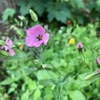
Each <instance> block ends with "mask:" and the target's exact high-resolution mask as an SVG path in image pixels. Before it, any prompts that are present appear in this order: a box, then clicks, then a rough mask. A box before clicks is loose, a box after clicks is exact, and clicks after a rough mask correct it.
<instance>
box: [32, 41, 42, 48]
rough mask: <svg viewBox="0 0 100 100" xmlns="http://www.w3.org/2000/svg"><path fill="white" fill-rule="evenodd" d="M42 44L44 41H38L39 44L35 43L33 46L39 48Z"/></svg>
mask: <svg viewBox="0 0 100 100" xmlns="http://www.w3.org/2000/svg"><path fill="white" fill-rule="evenodd" d="M42 43H43V41H38V42H35V43H34V44H33V46H35V47H39V46H40V45H41V44H42Z"/></svg>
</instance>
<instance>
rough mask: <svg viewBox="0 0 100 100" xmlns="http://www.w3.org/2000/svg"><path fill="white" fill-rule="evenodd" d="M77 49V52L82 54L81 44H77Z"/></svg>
mask: <svg viewBox="0 0 100 100" xmlns="http://www.w3.org/2000/svg"><path fill="white" fill-rule="evenodd" d="M77 49H78V50H79V52H82V49H83V44H82V43H81V42H80V43H78V44H77Z"/></svg>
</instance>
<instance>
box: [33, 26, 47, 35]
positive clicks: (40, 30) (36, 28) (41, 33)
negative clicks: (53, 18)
mask: <svg viewBox="0 0 100 100" xmlns="http://www.w3.org/2000/svg"><path fill="white" fill-rule="evenodd" d="M34 29H35V32H36V33H38V35H40V36H43V34H44V33H45V29H44V28H43V27H42V26H41V25H36V26H34Z"/></svg>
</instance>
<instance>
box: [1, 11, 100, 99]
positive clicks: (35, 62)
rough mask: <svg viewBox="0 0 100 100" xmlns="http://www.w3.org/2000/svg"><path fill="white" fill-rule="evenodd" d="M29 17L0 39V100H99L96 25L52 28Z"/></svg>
mask: <svg viewBox="0 0 100 100" xmlns="http://www.w3.org/2000/svg"><path fill="white" fill-rule="evenodd" d="M29 13H30V18H31V19H32V24H31V25H30V26H28V20H26V17H24V16H18V18H17V19H15V22H16V23H14V24H13V25H11V26H10V27H9V29H8V31H7V32H6V34H7V35H5V36H2V37H1V39H0V48H1V49H0V59H1V60H2V61H3V63H2V66H0V76H1V77H0V98H1V100H100V94H99V92H100V81H99V76H100V75H99V74H100V69H99V66H100V40H99V38H98V37H97V28H98V27H99V22H95V23H94V24H87V25H86V26H80V25H79V24H76V23H73V24H71V23H68V25H67V26H63V27H58V28H57V27H55V28H52V27H50V26H49V25H46V24H43V23H39V21H38V20H39V19H38V17H37V15H36V14H35V13H34V12H33V11H32V10H30V11H29ZM10 29H13V30H15V34H13V35H12V36H11V37H10V36H9V37H8V32H9V30H10Z"/></svg>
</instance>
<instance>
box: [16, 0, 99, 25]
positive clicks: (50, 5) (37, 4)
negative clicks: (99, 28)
mask: <svg viewBox="0 0 100 100" xmlns="http://www.w3.org/2000/svg"><path fill="white" fill-rule="evenodd" d="M99 1H100V0H97V1H94V0H55V1H53V0H30V1H27V0H18V5H19V6H20V13H21V14H22V15H26V14H28V10H29V9H30V8H31V9H33V10H34V11H35V12H36V13H37V14H38V15H39V16H40V17H42V18H44V19H46V18H48V21H49V22H51V21H53V20H54V19H56V21H58V22H62V23H65V24H66V21H68V20H72V21H75V20H76V21H77V22H78V23H80V24H83V23H87V22H86V21H85V20H87V21H88V22H90V21H95V20H96V18H97V17H100V5H99V4H100V3H99ZM94 13H95V14H96V15H97V17H96V18H94Z"/></svg>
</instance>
